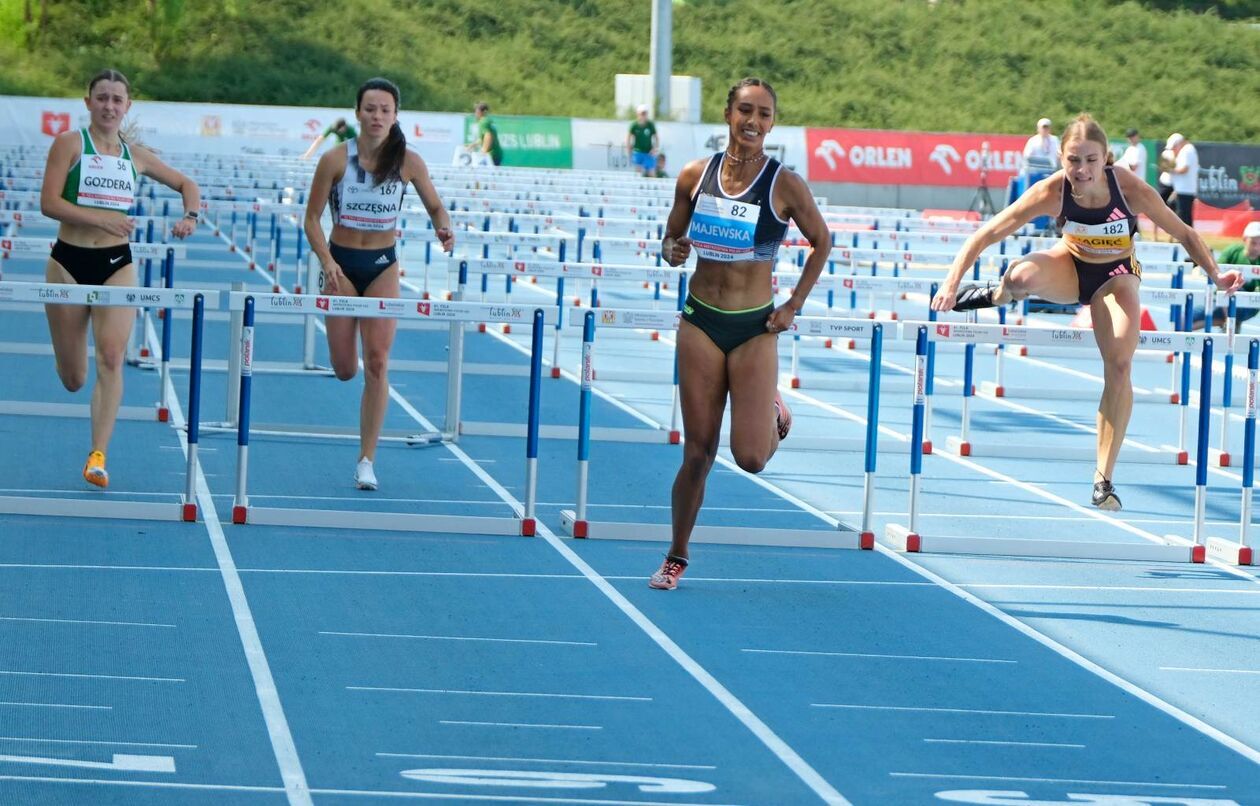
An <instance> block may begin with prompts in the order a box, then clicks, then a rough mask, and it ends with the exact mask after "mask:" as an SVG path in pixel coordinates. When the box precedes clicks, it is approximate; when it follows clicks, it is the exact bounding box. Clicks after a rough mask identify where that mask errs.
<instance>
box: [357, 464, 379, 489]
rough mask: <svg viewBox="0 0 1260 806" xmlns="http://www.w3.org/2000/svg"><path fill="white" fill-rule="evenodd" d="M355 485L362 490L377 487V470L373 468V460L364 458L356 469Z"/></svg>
mask: <svg viewBox="0 0 1260 806" xmlns="http://www.w3.org/2000/svg"><path fill="white" fill-rule="evenodd" d="M354 486H356V487H358V488H359V489H360V490H375V489H376V471H374V470H372V460H371V459H368V458H366V457H365V458H363V459H360V460H359V464H358V466H357V467H355V469H354Z"/></svg>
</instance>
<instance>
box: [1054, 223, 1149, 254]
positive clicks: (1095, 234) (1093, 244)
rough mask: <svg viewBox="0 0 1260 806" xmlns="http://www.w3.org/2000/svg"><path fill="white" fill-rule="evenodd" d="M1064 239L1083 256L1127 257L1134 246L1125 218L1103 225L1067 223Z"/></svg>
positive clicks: (1064, 225)
mask: <svg viewBox="0 0 1260 806" xmlns="http://www.w3.org/2000/svg"><path fill="white" fill-rule="evenodd" d="M1063 239H1064V240H1066V241H1068V242H1070V243H1072V244H1074V245H1075V246H1076V247H1077V248H1079V249H1080V251H1081V253H1082V254H1087V255H1095V256H1098V257H1116V256H1120V255H1127V254H1128V253H1129V250H1130V249H1131V248H1132V246H1133V236H1132V235H1131V234H1130V233H1129V222H1128V220H1127V219H1123V218H1121V219H1117V220H1115V221H1104V222H1103V223H1101V224H1081V223H1079V222H1076V221H1065V222H1064V223H1063Z"/></svg>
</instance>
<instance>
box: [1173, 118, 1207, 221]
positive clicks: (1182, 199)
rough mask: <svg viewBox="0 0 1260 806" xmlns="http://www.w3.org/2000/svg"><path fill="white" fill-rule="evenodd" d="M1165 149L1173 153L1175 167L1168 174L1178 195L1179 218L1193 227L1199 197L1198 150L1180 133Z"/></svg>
mask: <svg viewBox="0 0 1260 806" xmlns="http://www.w3.org/2000/svg"><path fill="white" fill-rule="evenodd" d="M1165 148H1167V149H1168V150H1169V151H1171V152H1172V153H1173V159H1174V162H1173V167H1172V168H1171V169H1169V171H1168V174H1169V178H1170V179H1171V180H1172V189H1173V192H1174V193H1176V194H1177V217H1178V218H1180V219H1181V220H1182V221H1184V222H1186V226H1188V227H1193V226H1194V200H1195V198H1196V197H1197V196H1198V195H1199V152H1198V149H1196V148H1195V147H1194V144H1193V143H1191V142H1190V141H1189V140H1187V139H1186V138H1185V136H1184V135H1182V134H1180V133H1178V134H1173V135H1171V136H1170V137H1169V138H1168V144H1167V145H1166V146H1165Z"/></svg>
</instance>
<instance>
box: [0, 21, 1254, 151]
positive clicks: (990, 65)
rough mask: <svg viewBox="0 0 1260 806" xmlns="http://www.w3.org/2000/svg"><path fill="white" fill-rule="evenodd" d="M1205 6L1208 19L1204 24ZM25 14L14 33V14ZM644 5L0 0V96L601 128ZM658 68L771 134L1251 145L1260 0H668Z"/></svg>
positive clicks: (644, 64) (633, 48)
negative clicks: (1035, 135) (101, 87)
mask: <svg viewBox="0 0 1260 806" xmlns="http://www.w3.org/2000/svg"><path fill="white" fill-rule="evenodd" d="M1203 9H1207V11H1203ZM28 17H29V19H28ZM650 17H651V3H650V0H339V2H317V0H201V1H200V2H196V3H191V2H186V1H185V0H42V1H41V0H0V60H2V63H3V64H4V65H5V68H4V69H3V71H0V94H11V95H68V96H73V95H79V94H82V92H83V86H82V84H83V82H84V80H85V79H86V77H87V76H88V75H90V74H91V73H93V72H95V71H96V70H98V69H100V68H102V67H105V66H112V67H116V68H117V69H120V70H122V71H123V72H124V73H126V74H128V76H129V77H130V78H131V80H132V83H133V85H134V87H135V92H136V96H137V97H139V98H150V99H158V100H181V101H221V102H234V103H252V104H288V105H297V106H303V105H320V106H348V105H351V104H352V103H353V93H354V90H355V88H356V87H357V86H358V84H359V83H360V82H361V81H362V80H363V79H365V78H368V77H371V76H374V75H384V76H388V77H390V78H393V79H394V80H395V81H397V82H398V84H399V85H400V86H401V87H402V89H403V93H404V97H403V103H404V106H405V107H406V108H408V109H422V110H432V111H460V112H463V111H468V110H469V109H470V107H471V105H472V104H473V103H474V102H475V101H477V100H483V99H484V100H486V101H489V102H490V103H491V104H492V107H493V108H494V111H495V112H496V113H500V114H537V115H563V116H576V117H597V118H607V117H610V116H612V114H613V108H612V90H613V75H614V74H615V73H619V72H622V73H646V72H647V71H648V36H649V29H650ZM674 72H675V73H676V74H688V75H696V76H700V78H701V79H702V80H703V87H704V110H703V116H704V119H705V120H708V121H714V120H719V119H720V118H721V113H722V107H723V105H724V103H725V94H726V93H725V90H726V88H727V87H729V86H730V84H732V83H733V82H734V81H736V80H738V79H739V78H741V77H742V76H745V75H760V76H763V77H764V78H766V79H767V80H769V81H770V82H771V83H773V84H774V85H775V87H776V89H777V90H778V93H779V98H780V102H781V109H780V122H782V123H784V124H795V125H826V126H852V127H863V128H890V129H917V130H929V131H992V132H1014V133H1025V132H1029V131H1031V129H1032V122H1033V121H1034V120H1035V119H1036V118H1038V117H1041V116H1042V115H1046V116H1049V117H1051V118H1053V119H1054V120H1055V125H1056V128H1057V127H1059V126H1060V125H1062V124H1063V123H1065V122H1066V120H1067V119H1068V117H1069V116H1071V115H1074V114H1075V113H1077V112H1079V111H1082V110H1086V111H1090V112H1092V113H1093V114H1094V115H1095V116H1096V117H1098V118H1099V119H1100V121H1101V122H1102V123H1103V125H1104V126H1105V127H1107V128H1108V129H1109V130H1110V132H1111V133H1112V134H1113V135H1119V134H1120V132H1121V130H1122V129H1123V128H1125V127H1127V126H1130V125H1134V126H1138V127H1139V128H1141V129H1142V130H1143V132H1144V134H1147V135H1149V136H1154V137H1158V136H1161V135H1162V134H1165V133H1167V132H1170V131H1172V130H1174V129H1175V130H1179V131H1182V132H1185V133H1186V134H1187V135H1188V136H1189V137H1191V138H1192V139H1199V140H1221V141H1234V142H1260V0H1226V2H1216V3H1202V2H1173V1H1172V0H1149V1H1148V2H1136V0H1127V1H1126V2H1109V1H1108V0H939V2H936V3H930V2H927V0H781V1H780V2H774V1H773V0H675V5H674Z"/></svg>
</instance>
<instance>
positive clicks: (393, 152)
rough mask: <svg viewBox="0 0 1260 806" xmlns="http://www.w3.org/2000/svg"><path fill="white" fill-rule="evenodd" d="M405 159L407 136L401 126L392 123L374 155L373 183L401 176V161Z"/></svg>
mask: <svg viewBox="0 0 1260 806" xmlns="http://www.w3.org/2000/svg"><path fill="white" fill-rule="evenodd" d="M406 159H407V137H406V135H404V134H403V130H402V126H399V125H398V124H397V123H394V125H393V126H390V127H389V134H388V135H387V136H386V137H385V143H384V145H382V146H381V150H380V152H379V153H378V154H377V157H376V170H375V171H373V172H372V180H373V182H374V183H375V184H378V185H379V184H381V183H382V182H385V181H387V180H389V179H390V178H391V177H398V176H402V168H403V162H404V161H405V160H406Z"/></svg>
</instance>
